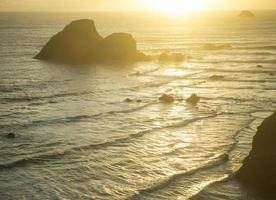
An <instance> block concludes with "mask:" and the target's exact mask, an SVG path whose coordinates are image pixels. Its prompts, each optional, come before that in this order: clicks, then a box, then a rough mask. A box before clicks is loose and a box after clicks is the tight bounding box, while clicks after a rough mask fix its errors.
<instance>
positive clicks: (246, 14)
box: [239, 10, 255, 18]
mask: <svg viewBox="0 0 276 200" xmlns="http://www.w3.org/2000/svg"><path fill="white" fill-rule="evenodd" d="M239 17H244V18H252V17H255V15H254V14H253V13H252V12H251V11H249V10H243V11H241V13H240V14H239Z"/></svg>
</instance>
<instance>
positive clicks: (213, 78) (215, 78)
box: [210, 75, 224, 81]
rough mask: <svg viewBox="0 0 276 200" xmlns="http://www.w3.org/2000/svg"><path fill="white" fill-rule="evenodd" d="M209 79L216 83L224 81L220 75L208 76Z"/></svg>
mask: <svg viewBox="0 0 276 200" xmlns="http://www.w3.org/2000/svg"><path fill="white" fill-rule="evenodd" d="M210 79H211V80H214V81H218V80H221V79H224V76H222V75H213V76H210Z"/></svg>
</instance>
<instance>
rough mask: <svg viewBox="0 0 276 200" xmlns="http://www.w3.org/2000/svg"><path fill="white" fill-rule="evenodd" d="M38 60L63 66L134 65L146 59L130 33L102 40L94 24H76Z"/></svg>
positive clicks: (50, 43)
mask: <svg viewBox="0 0 276 200" xmlns="http://www.w3.org/2000/svg"><path fill="white" fill-rule="evenodd" d="M35 58H36V59H40V60H45V61H50V62H56V63H63V64H88V63H95V62H97V63H99V62H101V63H102V62H135V61H139V60H144V59H146V56H145V55H144V54H143V53H141V52H139V51H138V50H137V47H136V41H135V40H134V38H133V37H132V35H130V34H127V33H113V34H111V35H109V36H107V37H106V38H103V37H102V36H101V35H100V34H99V33H98V32H97V29H96V26H95V24H94V21H93V20H89V19H81V20H77V21H73V22H72V23H70V24H69V25H67V26H66V27H65V28H64V29H63V30H62V31H61V32H59V33H57V34H56V35H54V36H53V37H52V38H51V39H50V40H49V41H48V42H47V44H46V45H45V46H44V47H43V48H42V50H41V51H40V52H39V53H38V54H37V55H36V56H35Z"/></svg>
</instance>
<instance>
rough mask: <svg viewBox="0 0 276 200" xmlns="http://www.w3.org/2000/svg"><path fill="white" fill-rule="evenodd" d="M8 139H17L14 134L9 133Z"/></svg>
mask: <svg viewBox="0 0 276 200" xmlns="http://www.w3.org/2000/svg"><path fill="white" fill-rule="evenodd" d="M6 138H8V139H14V138H15V134H14V133H9V134H7V135H6Z"/></svg>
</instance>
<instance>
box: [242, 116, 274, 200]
mask: <svg viewBox="0 0 276 200" xmlns="http://www.w3.org/2000/svg"><path fill="white" fill-rule="evenodd" d="M237 178H238V179H239V180H240V181H241V182H242V183H244V184H245V185H248V186H250V187H252V188H253V189H255V190H258V191H261V192H264V193H265V194H267V195H271V196H276V112H275V113H274V114H273V115H271V116H270V117H268V118H267V119H265V120H264V122H263V123H262V124H261V126H259V127H258V131H257V134H256V135H255V136H254V139H253V146H252V150H251V152H250V154H249V156H248V157H247V158H246V159H245V161H244V163H243V166H242V167H241V168H240V170H239V171H238V172H237Z"/></svg>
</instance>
